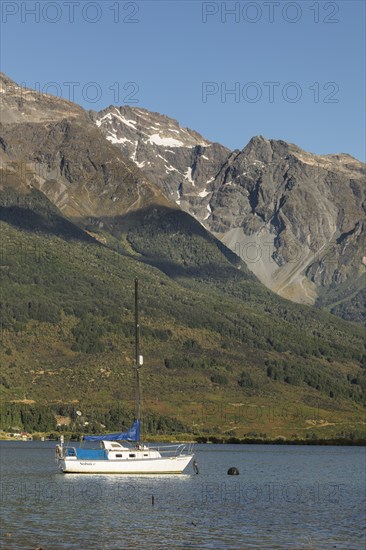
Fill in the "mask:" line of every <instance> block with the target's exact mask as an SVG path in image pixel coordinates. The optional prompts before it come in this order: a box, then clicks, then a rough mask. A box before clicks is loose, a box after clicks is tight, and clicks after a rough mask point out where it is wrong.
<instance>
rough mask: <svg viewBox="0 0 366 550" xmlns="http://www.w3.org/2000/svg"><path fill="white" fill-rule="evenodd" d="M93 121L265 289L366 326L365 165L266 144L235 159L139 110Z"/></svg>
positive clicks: (107, 113)
mask: <svg viewBox="0 0 366 550" xmlns="http://www.w3.org/2000/svg"><path fill="white" fill-rule="evenodd" d="M92 117H93V119H94V121H95V123H96V125H97V126H98V127H99V128H100V129H101V130H102V131H103V132H104V134H105V135H106V137H107V139H108V140H109V141H110V142H111V143H113V144H115V145H116V146H117V147H118V148H119V149H120V150H121V151H123V152H124V153H125V154H127V155H128V156H129V158H130V160H132V161H133V162H134V163H135V164H136V165H137V166H139V167H140V168H141V169H142V170H143V171H144V172H145V173H146V174H147V175H148V177H149V179H151V180H152V181H154V182H155V183H156V185H158V186H159V187H160V189H161V190H162V191H163V192H164V194H165V195H166V196H167V197H169V198H171V199H173V200H175V202H176V203H177V204H178V205H179V206H180V207H181V208H182V209H184V210H185V211H187V212H189V213H190V214H192V215H193V216H194V217H195V218H196V219H197V220H199V221H200V223H201V224H202V225H203V226H204V227H206V228H207V229H208V230H209V231H210V232H211V233H212V234H214V235H215V236H216V237H218V238H219V239H220V240H221V241H222V242H223V243H224V244H226V245H227V246H228V247H229V248H230V249H231V250H232V251H234V252H235V253H236V254H237V255H238V256H239V257H240V258H241V259H242V260H243V261H244V262H245V263H246V265H247V267H248V268H249V269H250V270H251V271H252V272H253V273H254V274H255V275H256V276H257V277H258V278H259V280H260V281H261V282H263V283H264V284H265V285H266V286H267V287H268V288H270V289H272V290H274V291H275V292H277V293H278V294H280V295H281V296H284V297H287V298H289V299H291V300H294V301H297V302H303V303H308V304H314V303H316V304H317V305H321V306H327V307H329V308H330V309H333V310H334V312H335V313H337V314H340V315H342V316H344V317H345V318H348V319H353V320H356V321H363V320H366V315H365V308H364V303H363V298H364V297H365V296H364V289H365V263H366V258H365V257H364V250H365V210H366V202H365V201H366V168H365V165H364V164H363V163H361V162H359V161H358V160H356V159H354V158H352V157H351V156H349V155H347V154H340V155H324V156H319V155H314V154H311V153H307V152H305V151H303V150H301V149H300V148H299V147H297V146H296V145H292V144H289V143H286V142H283V141H275V140H268V139H266V138H264V137H255V138H253V139H252V140H251V141H250V142H249V144H248V145H247V146H246V147H245V148H244V149H243V150H242V151H234V152H230V151H229V150H228V149H226V148H225V147H223V146H221V145H219V144H216V143H210V142H209V141H207V140H205V139H204V138H202V136H200V135H199V134H197V133H196V132H193V131H192V130H189V129H186V128H181V127H180V126H179V124H178V123H177V121H175V120H173V119H170V118H168V117H166V116H162V115H159V114H157V113H150V112H149V111H146V110H144V109H140V108H130V107H120V108H117V107H110V108H108V109H106V110H104V111H102V112H100V113H92Z"/></svg>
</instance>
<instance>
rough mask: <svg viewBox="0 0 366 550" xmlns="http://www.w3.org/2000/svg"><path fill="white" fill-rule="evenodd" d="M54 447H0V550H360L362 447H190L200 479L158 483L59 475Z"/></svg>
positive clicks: (149, 479) (30, 444)
mask: <svg viewBox="0 0 366 550" xmlns="http://www.w3.org/2000/svg"><path fill="white" fill-rule="evenodd" d="M54 447H55V443H52V442H43V443H42V442H0V457H1V509H2V512H1V514H2V525H1V545H0V547H1V548H6V549H16V550H22V549H24V550H31V549H35V548H36V547H42V548H43V550H58V549H60V550H61V549H81V550H94V549H95V550H101V549H108V550H109V549H111V550H112V549H113V550H114V549H115V550H122V549H124V548H126V549H127V548H128V549H130V548H131V549H134V548H141V547H145V548H146V549H174V548H187V549H189V548H197V549H201V548H202V549H204V548H215V549H216V548H218V549H221V548H227V549H246V548H256V549H262V548H263V549H273V550H276V549H297V548H307V549H309V550H310V549H314V550H317V549H331V548H337V549H341V548H343V549H346V548H347V549H352V550H358V549H360V550H361V549H362V550H364V549H365V540H366V539H365V531H364V524H365V507H366V500H365V465H366V462H365V451H366V449H365V448H363V447H311V446H288V447H287V446H281V445H280V446H276V445H197V446H196V459H197V462H198V465H199V469H200V473H199V475H194V474H193V471H192V470H191V469H189V470H188V474H189V475H187V476H160V477H158V476H155V477H152V476H151V477H150V476H149V477H146V476H145V477H137V476H128V477H126V476H102V475H91V476H90V475H84V476H83V475H75V474H74V475H71V474H68V475H65V474H62V473H60V472H59V471H58V470H57V465H56V464H55V463H54ZM230 466H236V467H237V468H238V469H239V471H240V475H239V476H228V475H227V470H228V468H229V467H230ZM152 495H154V506H152V498H151V497H152Z"/></svg>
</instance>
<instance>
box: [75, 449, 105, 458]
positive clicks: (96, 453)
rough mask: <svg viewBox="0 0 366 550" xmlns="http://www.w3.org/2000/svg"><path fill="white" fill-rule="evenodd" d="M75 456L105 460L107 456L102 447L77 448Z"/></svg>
mask: <svg viewBox="0 0 366 550" xmlns="http://www.w3.org/2000/svg"><path fill="white" fill-rule="evenodd" d="M76 456H77V458H79V459H81V460H106V459H107V458H108V455H107V453H106V451H105V450H104V449H77V450H76Z"/></svg>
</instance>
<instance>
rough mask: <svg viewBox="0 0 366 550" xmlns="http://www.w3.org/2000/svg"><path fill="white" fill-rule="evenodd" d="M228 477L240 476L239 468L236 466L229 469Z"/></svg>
mask: <svg viewBox="0 0 366 550" xmlns="http://www.w3.org/2000/svg"><path fill="white" fill-rule="evenodd" d="M227 475H228V476H238V475H239V470H238V468H235V467H234V466H233V467H232V468H229V469H228V471H227Z"/></svg>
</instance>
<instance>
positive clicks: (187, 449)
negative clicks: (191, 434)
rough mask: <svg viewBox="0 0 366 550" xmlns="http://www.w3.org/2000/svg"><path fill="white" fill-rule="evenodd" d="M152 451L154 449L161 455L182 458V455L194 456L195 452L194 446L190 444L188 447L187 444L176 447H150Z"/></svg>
mask: <svg viewBox="0 0 366 550" xmlns="http://www.w3.org/2000/svg"><path fill="white" fill-rule="evenodd" d="M149 448H150V449H153V450H155V451H158V452H159V453H160V454H162V455H163V454H167V455H172V456H180V455H189V454H192V451H193V444H192V443H190V444H189V445H187V444H186V443H182V444H179V445H177V444H175V445H158V446H152V445H149Z"/></svg>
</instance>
